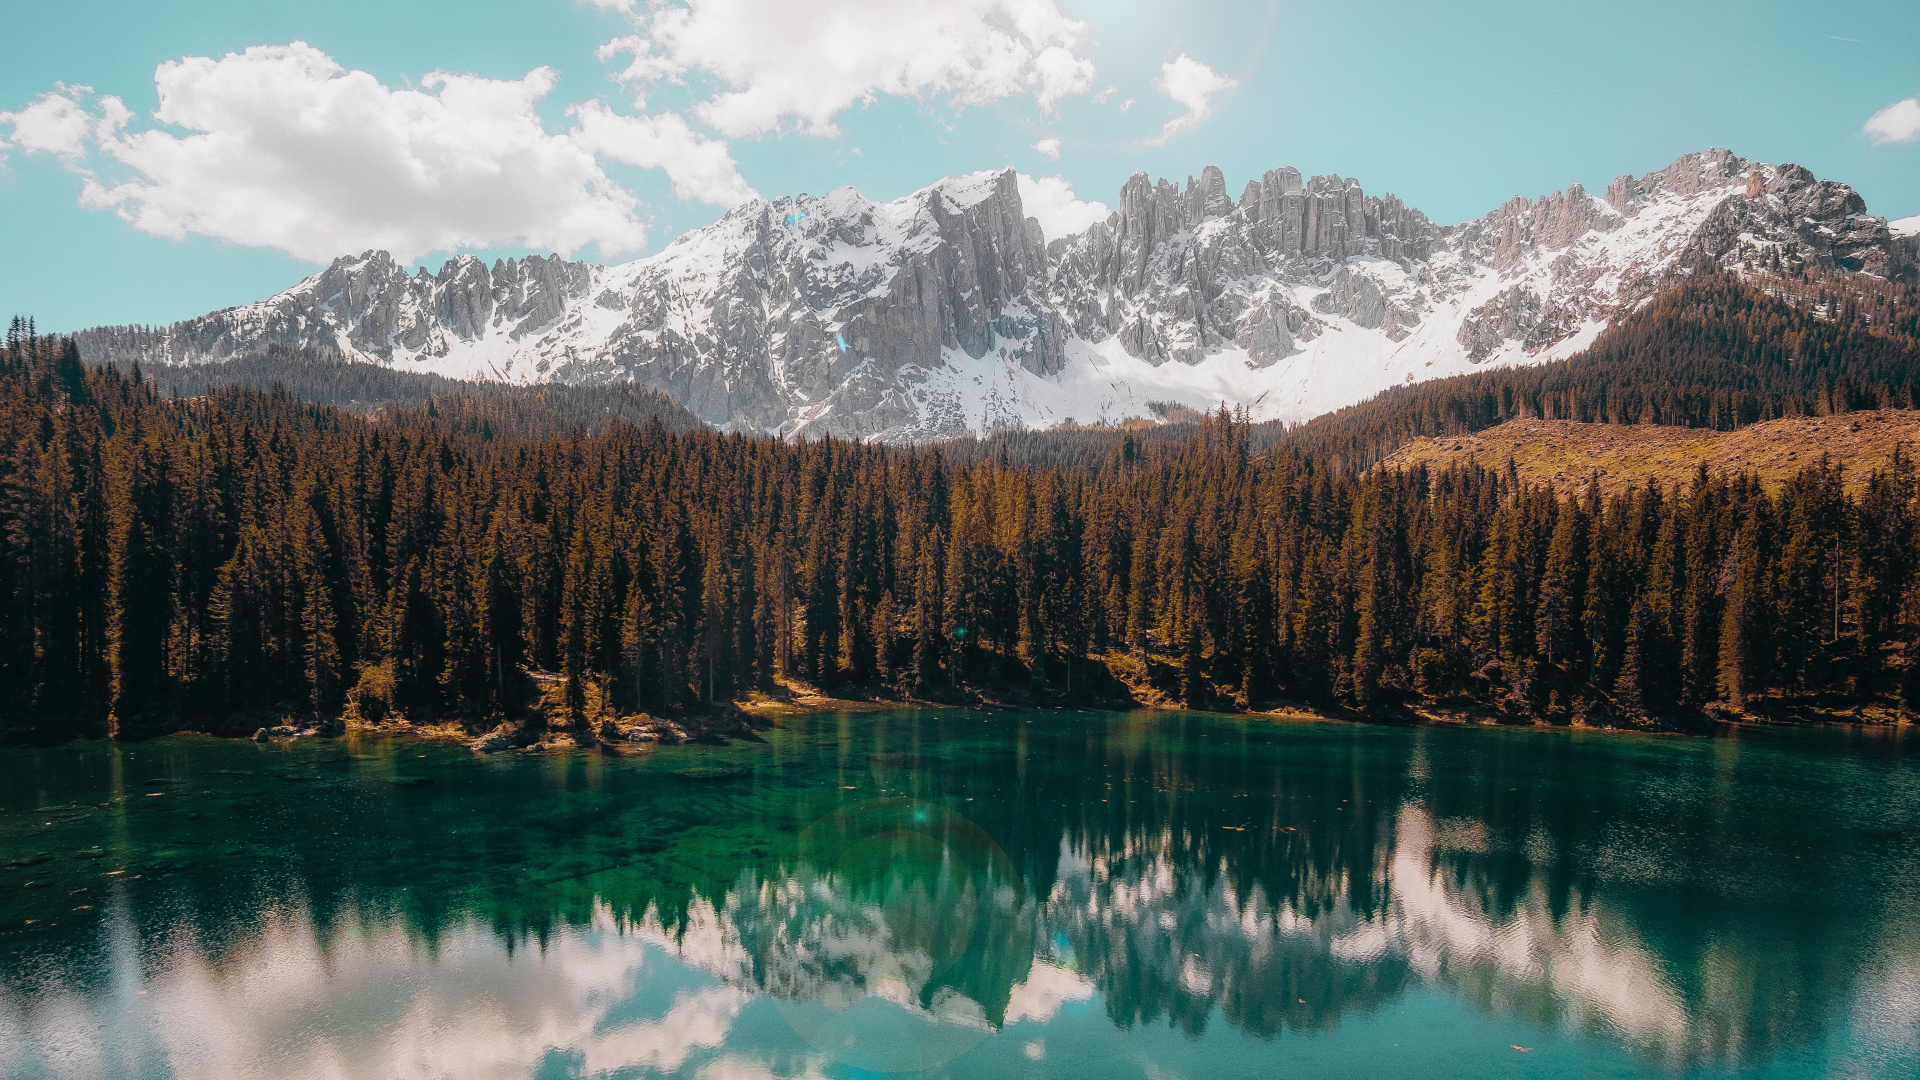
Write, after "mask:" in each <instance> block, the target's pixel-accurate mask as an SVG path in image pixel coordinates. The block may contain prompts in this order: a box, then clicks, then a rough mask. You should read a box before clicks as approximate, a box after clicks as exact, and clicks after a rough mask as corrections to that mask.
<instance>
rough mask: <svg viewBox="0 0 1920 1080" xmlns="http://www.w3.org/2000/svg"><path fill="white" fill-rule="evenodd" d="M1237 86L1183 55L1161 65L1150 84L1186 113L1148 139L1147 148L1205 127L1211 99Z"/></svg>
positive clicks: (1230, 79)
mask: <svg viewBox="0 0 1920 1080" xmlns="http://www.w3.org/2000/svg"><path fill="white" fill-rule="evenodd" d="M1239 85H1240V80H1238V79H1234V78H1230V77H1228V76H1226V75H1222V74H1220V73H1219V72H1217V71H1215V70H1213V69H1212V68H1210V67H1208V66H1207V65H1205V64H1203V63H1201V62H1200V61H1198V60H1195V59H1194V58H1193V57H1191V56H1188V55H1187V54H1186V53H1181V54H1180V55H1179V56H1176V57H1174V58H1173V59H1171V60H1169V61H1167V62H1166V63H1164V64H1161V65H1160V75H1159V77H1158V78H1156V79H1154V80H1153V88H1154V89H1155V90H1158V91H1160V92H1161V93H1163V94H1165V95H1167V96H1168V97H1170V98H1172V99H1173V103H1174V104H1175V105H1178V106H1180V107H1181V108H1184V109H1185V110H1187V111H1186V112H1184V113H1182V114H1180V115H1179V116H1176V117H1174V118H1173V119H1171V120H1169V121H1167V123H1166V126H1165V127H1163V128H1161V129H1160V134H1159V135H1158V136H1156V137H1155V138H1152V139H1148V140H1147V144H1148V145H1149V146H1158V145H1160V144H1161V143H1164V142H1166V141H1167V140H1168V139H1171V138H1173V137H1174V136H1175V135H1178V134H1180V133H1181V132H1183V131H1192V130H1193V129H1194V128H1197V127H1199V126H1200V125H1201V124H1204V123H1206V122H1207V121H1208V120H1209V119H1211V118H1212V116H1213V95H1215V94H1218V93H1220V92H1221V91H1223V90H1231V89H1233V88H1234V87H1236V86H1239ZM1129 104H1131V102H1129Z"/></svg>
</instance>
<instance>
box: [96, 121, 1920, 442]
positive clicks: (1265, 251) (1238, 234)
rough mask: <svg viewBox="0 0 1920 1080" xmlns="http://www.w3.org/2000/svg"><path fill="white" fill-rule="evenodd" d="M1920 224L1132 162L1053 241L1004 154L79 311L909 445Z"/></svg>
mask: <svg viewBox="0 0 1920 1080" xmlns="http://www.w3.org/2000/svg"><path fill="white" fill-rule="evenodd" d="M1911 224H1912V222H1911V220H1909V221H1908V222H1905V223H1902V225H1903V226H1908V227H1903V228H1900V229H1894V228H1890V227H1889V225H1888V223H1887V222H1886V221H1885V220H1884V219H1882V218H1877V217H1871V216H1869V215H1867V213H1866V207H1865V203H1864V202H1863V201H1862V200H1861V198H1860V196H1859V195H1857V194H1856V193H1855V192H1854V191H1853V190H1852V189H1850V188H1848V187H1847V186H1846V185H1844V184H1840V183H1835V182H1832V181H1823V180H1816V179H1815V178H1814V177H1813V175H1812V174H1811V173H1809V172H1807V170H1805V169H1803V168H1800V167H1799V166H1797V165H1779V166H1776V165H1768V164H1763V163H1757V162H1750V161H1747V160H1745V159H1742V158H1739V157H1736V156H1734V155H1733V154H1731V153H1728V152H1727V151H1724V150H1709V151H1706V152H1703V153H1698V154H1689V155H1687V156H1685V157H1682V158H1681V159H1680V160H1678V161H1676V162H1674V163H1673V164H1672V165H1670V166H1668V167H1667V168H1665V169H1662V170H1660V171H1659V172H1654V173H1649V174H1647V175H1645V176H1640V177H1631V176H1622V177H1620V178H1619V179H1618V180H1615V181H1614V182H1613V183H1612V184H1610V185H1609V186H1608V188H1607V191H1606V193H1605V194H1604V195H1602V196H1595V195H1592V194H1590V193H1588V192H1586V191H1584V190H1582V189H1581V188H1580V187H1579V186H1578V185H1575V186H1573V187H1571V188H1568V189H1567V190H1566V191H1564V192H1556V193H1554V194H1553V195H1549V196H1546V197H1543V198H1541V199H1539V200H1537V201H1531V200H1528V199H1524V198H1518V197H1516V198H1515V199H1513V200H1512V201H1510V202H1508V203H1506V204H1504V205H1502V206H1500V207H1498V208H1497V209H1495V210H1494V211H1493V212H1492V213H1490V214H1488V215H1486V216H1485V217H1483V218H1479V219H1476V220H1473V221H1468V222H1464V223H1462V224H1459V225H1452V226H1439V225H1435V224H1434V223H1433V222H1431V221H1429V220H1428V219H1427V217H1426V215H1424V214H1422V213H1421V212H1420V211H1418V210H1416V209H1413V208H1411V207H1408V206H1406V205H1405V204H1403V203H1402V202H1401V201H1400V200H1399V199H1397V198H1395V197H1394V196H1392V195H1385V196H1372V195H1368V194H1366V193H1365V191H1364V190H1363V189H1362V188H1361V186H1360V183H1359V182H1358V181H1357V180H1351V179H1345V178H1342V177H1339V176H1315V177H1311V178H1303V177H1302V176H1301V174H1300V173H1299V172H1298V171H1297V170H1295V169H1292V168H1281V169H1276V170H1273V171H1272V172H1269V173H1267V174H1265V175H1264V176H1262V177H1260V178H1259V179H1258V180H1255V181H1252V182H1250V183H1248V184H1247V185H1246V188H1245V190H1244V191H1243V192H1242V193H1241V195H1240V197H1239V199H1238V200H1237V201H1236V200H1234V199H1232V198H1230V197H1229V195H1228V189H1227V183H1226V178H1225V177H1224V176H1223V175H1222V174H1221V172H1220V170H1218V169H1216V168H1212V167H1208V168H1207V169H1205V170H1203V171H1202V172H1201V174H1200V176H1199V178H1198V179H1197V180H1196V179H1193V178H1189V179H1188V180H1187V182H1186V184H1185V186H1184V187H1182V186H1179V185H1176V184H1173V183H1170V182H1168V181H1165V180H1162V181H1159V182H1157V183H1153V182H1149V180H1148V179H1147V177H1146V175H1145V174H1136V175H1135V176H1134V177H1132V178H1131V179H1130V180H1128V181H1127V183H1126V185H1125V187H1123V188H1122V190H1121V192H1120V198H1119V200H1118V209H1117V210H1115V211H1114V213H1113V214H1112V215H1111V216H1110V217H1108V218H1107V220H1106V221H1104V222H1099V223H1096V224H1094V225H1093V226H1092V227H1090V228H1088V229H1087V230H1086V231H1085V232H1082V233H1079V234H1076V235H1073V236H1064V237H1052V238H1049V237H1045V236H1043V235H1042V232H1041V228H1040V225H1039V223H1038V222H1037V221H1035V220H1034V219H1031V218H1029V217H1027V216H1026V214H1025V212H1024V210H1023V208H1022V206H1021V201H1020V193H1019V185H1018V183H1017V178H1016V176H1015V174H1014V173H1013V171H1012V170H1008V171H1005V172H1000V173H992V172H986V173H976V174H973V175H970V176H962V177H955V178H949V179H946V180H942V181H940V182H939V183H937V184H934V185H932V186H930V187H927V188H924V189H922V190H920V191H916V192H914V193H913V194H911V195H908V196H905V197H903V198H899V199H895V200H892V201H890V202H875V201H873V200H871V199H868V198H866V197H865V196H863V195H861V194H860V193H859V192H857V191H854V190H853V189H851V188H845V187H843V188H838V189H836V190H834V191H832V192H829V193H827V194H826V195H822V196H808V195H802V196H799V197H796V198H782V199H777V200H774V201H772V202H766V201H756V202H753V203H749V204H746V205H743V206H741V207H738V208H736V209H734V210H732V211H730V212H729V213H728V214H727V215H726V216H725V217H723V218H722V219H721V220H720V221H718V222H716V223H715V224H713V225H710V226H707V227H706V228H702V229H696V230H694V231H692V232H689V233H687V234H685V235H684V236H681V237H680V238H679V239H677V240H675V241H674V242H673V243H672V244H671V245H669V246H668V247H667V248H666V250H664V251H662V252H660V253H659V254H657V255H653V256H650V257H647V258H644V259H639V260H636V261H634V262H629V263H625V264H622V265H618V266H594V265H589V264H586V263H580V262H569V261H566V260H563V259H560V258H558V257H552V258H540V257H532V258H527V259H522V260H502V261H499V262H496V263H494V264H493V266H492V267H488V266H487V265H486V264H484V263H482V262H481V261H480V260H478V259H476V258H474V257H472V256H460V257H458V258H455V259H451V260H449V261H448V262H447V263H446V265H445V266H444V267H443V268H442V269H441V271H440V273H439V274H437V275H429V274H428V273H427V272H426V271H425V270H424V269H423V270H421V271H419V272H418V273H417V274H414V275H411V276H410V275H408V274H407V273H406V271H405V269H404V268H403V267H401V266H400V265H399V264H397V263H395V262H394V260H393V259H392V258H391V257H390V256H388V255H387V254H386V253H385V252H379V251H373V252H367V253H366V254H363V255H360V256H356V257H351V258H342V259H339V260H336V261H335V262H334V264H333V265H332V266H330V267H328V268H327V269H325V270H323V271H321V272H320V273H317V274H315V275H313V276H312V277H309V278H307V279H306V280H304V281H302V282H300V283H299V284H298V285H295V286H294V287H293V288H291V289H288V290H287V291H285V292H283V293H280V294H278V295H277V296H273V297H270V298H268V299H266V300H263V301H260V302H259V303H255V304H249V305H247V306H244V307H239V308H232V309H229V310H227V311H221V312H215V313H213V314H211V315H206V316H202V317H200V318H197V319H191V320H188V321H186V322H181V323H176V324H174V325H173V326H171V327H167V328H164V329H159V330H146V329H133V328H121V329H100V330H92V331H86V332H84V333H83V334H82V335H81V341H82V349H83V351H84V352H86V353H87V354H88V355H89V358H90V359H93V360H104V359H114V360H119V361H125V360H129V359H140V360H142V361H143V362H146V363H155V362H162V363H198V362H205V361H210V360H220V359H225V358H227V357H230V356H233V355H235V354H238V353H241V352H244V351H246V350H249V349H253V348H257V347H259V346H262V345H265V344H267V343H269V342H287V343H296V344H309V345H329V346H334V347H337V348H339V349H340V350H341V351H342V352H344V353H346V354H348V355H350V356H355V357H361V358H365V359H367V360H369V361H373V362H378V363H383V364H390V365H393V366H395V367H401V368H406V369H409V370H416V371H430V372H435V373H438V374H442V375H447V376H452V377H457V378H467V379H498V380H509V381H519V382H538V381H544V380H561V381H565V382H574V383H578V382H610V381H616V380H633V381H636V382H639V383H641V384H643V385H646V386H649V387H652V388H656V389H659V390H662V391H665V392H666V393H668V394H670V395H672V396H673V397H674V398H676V399H677V400H679V401H680V402H682V403H683V404H685V405H686V406H687V407H688V408H689V409H691V410H692V411H693V412H694V413H695V414H696V415H698V416H699V417H701V418H702V419H703V420H706V421H707V422H709V423H712V424H715V425H718V426H723V427H727V428H731V429H735V430H747V431H757V432H767V433H780V434H786V435H793V434H800V433H805V434H825V433H831V434H834V435H840V436H850V437H858V438H880V439H888V440H899V439H923V438H938V437H942V436H947V435H953V434H959V433H961V432H964V431H969V430H971V431H975V432H984V431H988V430H992V429H994V428H996V427H1001V426H1005V425H1025V426H1028V427H1050V426H1053V425H1055V424H1058V423H1060V422H1062V421H1065V420H1070V419H1071V420H1076V421H1080V422H1097V421H1103V420H1118V419H1123V418H1126V417H1132V416H1141V415H1145V414H1146V413H1148V411H1149V405H1150V404H1151V403H1156V402H1172V403H1178V404H1183V405H1188V406H1192V407H1196V408H1212V407H1215V406H1218V405H1219V404H1220V403H1221V402H1227V403H1231V404H1234V405H1244V406H1246V407H1247V408H1248V410H1249V411H1250V413H1251V414H1252V415H1253V416H1254V417H1255V418H1256V419H1289V420H1303V419H1306V418H1308V417H1311V416H1314V415H1317V414H1319V413H1322V412H1326V411H1328V410H1330V409H1335V408H1339V407H1341V406H1343V405H1348V404H1352V403H1354V402H1356V401H1360V400H1363V399H1365V398H1367V397H1370V396H1372V395H1373V394H1375V393H1377V392H1379V391H1380V390H1383V389H1385V388H1387V387H1389V386H1392V385H1395V384H1399V383H1407V382H1414V381H1417V380H1421V379H1428V378H1435V377H1440V376H1445V375H1454V374H1459V373H1461V372H1465V371H1471V370H1474V369H1475V368H1476V367H1477V366H1482V365H1488V364H1506V363H1529V362H1537V361H1542V360H1547V359H1554V358H1559V357H1564V356H1567V355H1570V354H1572V353H1574V352H1576V351H1578V350H1579V349H1581V348H1582V347H1584V346H1585V345H1586V344H1587V343H1588V342H1590V341H1592V340H1593V338H1594V336H1595V335H1596V334H1598V333H1599V331H1600V330H1601V329H1602V328H1604V327H1605V326H1606V324H1607V322H1608V321H1609V320H1610V319H1613V318H1614V317H1616V316H1617V315H1618V314H1619V313H1621V312H1622V311H1624V310H1628V309H1631V308H1632V307H1633V306H1635V305H1637V304H1639V303H1642V302H1644V301H1645V300H1646V299H1648V298H1649V297H1651V296H1653V295H1654V294H1656V293H1658V292H1659V291H1661V290H1662V289H1664V288H1666V287H1667V286H1669V285H1670V284H1672V283H1673V282H1675V281H1676V280H1678V279H1679V278H1680V277H1682V276H1684V275H1686V274H1690V273H1695V272H1699V271H1701V270H1703V269H1706V268H1710V267H1712V266H1715V265H1718V266H1722V267H1729V268H1733V269H1737V270H1741V271H1769V272H1777V273H1794V272H1798V271H1799V270H1802V269H1807V270H1814V271H1818V272H1822V273H1869V274H1875V275H1879V276H1882V277H1894V276H1899V275H1903V274H1906V273H1908V272H1910V270H1911V269H1912V268H1913V266H1914V263H1915V261H1916V255H1917V253H1916V247H1920V242H1917V241H1916V240H1914V239H1913V238H1911V237H1910V236H1903V235H1902V234H1903V233H1911V232H1912V231H1913V230H1912V229H1911V228H1910V226H1911Z"/></svg>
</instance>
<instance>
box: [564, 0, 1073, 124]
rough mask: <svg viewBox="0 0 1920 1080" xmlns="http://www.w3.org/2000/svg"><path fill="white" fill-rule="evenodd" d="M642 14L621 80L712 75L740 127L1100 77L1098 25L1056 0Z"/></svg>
mask: <svg viewBox="0 0 1920 1080" xmlns="http://www.w3.org/2000/svg"><path fill="white" fill-rule="evenodd" d="M590 2H595V3H600V0H590ZM601 6H609V5H607V4H601ZM633 19H634V23H635V26H636V27H637V28H638V29H639V31H640V32H639V33H638V34H637V35H634V36H632V37H626V38H621V39H618V40H616V41H613V42H609V43H608V44H607V45H606V46H605V47H604V48H603V49H602V55H603V57H604V56H611V55H613V54H616V53H630V54H632V56H633V62H632V63H631V64H630V65H628V67H627V68H626V70H624V71H622V72H620V73H619V74H618V75H616V76H615V78H618V79H621V80H622V81H629V82H633V81H637V82H656V81H659V80H663V79H664V80H671V81H684V80H685V79H687V77H688V76H690V75H698V76H702V77H704V78H705V79H706V80H710V81H711V83H712V85H713V86H714V88H715V90H716V92H715V93H713V94H712V96H710V97H708V98H707V99H705V100H704V101H702V102H700V103H699V104H698V105H696V106H695V108H694V111H695V113H696V115H698V116H699V117H700V119H701V120H702V121H704V122H705V123H707V124H709V125H711V126H712V127H713V128H715V129H716V130H718V131H720V132H722V133H723V134H726V135H732V136H750V135H764V134H768V133H771V132H775V131H779V130H782V128H783V127H790V128H791V129H793V130H798V131H801V132H804V133H806V134H809V135H828V136H830V135H836V134H838V133H839V129H838V127H837V126H836V125H835V124H834V119H833V118H834V117H835V116H836V115H837V114H839V113H840V112H841V111H842V110H844V109H847V108H850V107H851V106H853V105H855V104H861V103H871V102H873V101H874V100H875V99H876V98H877V97H879V96H880V95H882V94H887V95H893V96H898V97H909V98H927V97H936V96H944V97H946V98H948V99H949V100H950V101H951V103H952V104H953V105H954V107H955V108H964V107H966V106H969V105H984V104H987V103H990V102H994V101H1000V100H1002V99H1005V98H1009V97H1014V96H1017V95H1020V94H1026V93H1031V94H1032V95H1033V97H1034V99H1035V101H1037V102H1038V103H1039V105H1040V107H1041V108H1042V109H1052V108H1053V106H1054V105H1055V104H1056V103H1057V102H1059V101H1060V99H1062V98H1064V97H1067V96H1070V95H1073V94H1079V93H1085V92H1086V91H1087V90H1088V89H1090V88H1091V87H1092V86H1093V76H1094V64H1093V61H1092V60H1089V59H1087V58H1085V57H1083V56H1081V55H1079V53H1078V52H1077V51H1076V50H1077V49H1078V47H1079V45H1080V43H1081V41H1082V39H1083V38H1084V37H1085V36H1086V32H1087V24H1086V23H1084V22H1082V21H1080V20H1078V19H1071V18H1068V17H1067V16H1065V15H1063V14H1061V12H1060V9H1059V7H1058V6H1057V5H1056V3H1055V0H909V2H906V3H902V2H900V0H685V2H684V3H670V2H668V0H654V2H653V3H652V4H651V5H650V6H649V7H648V8H647V10H646V11H645V12H635V13H634V15H633Z"/></svg>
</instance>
